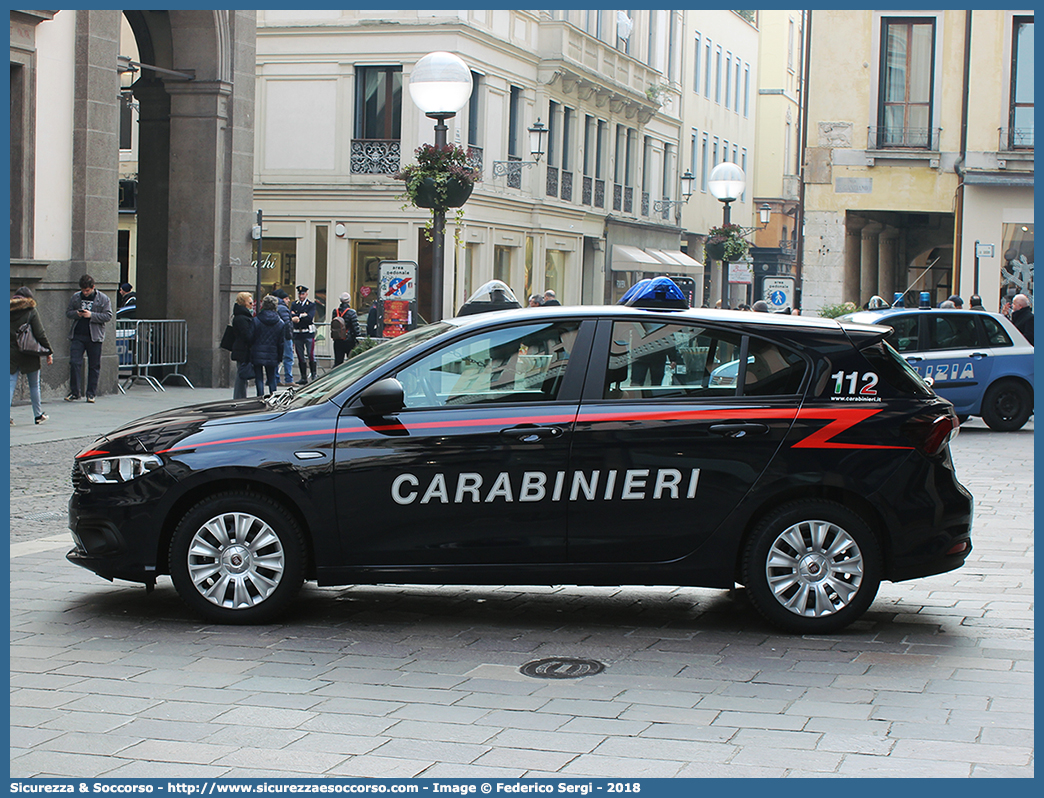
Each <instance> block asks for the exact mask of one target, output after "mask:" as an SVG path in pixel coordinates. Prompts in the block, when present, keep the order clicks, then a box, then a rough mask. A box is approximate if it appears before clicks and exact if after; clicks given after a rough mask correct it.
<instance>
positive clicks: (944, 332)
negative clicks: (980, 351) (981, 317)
mask: <svg viewBox="0 0 1044 798" xmlns="http://www.w3.org/2000/svg"><path fill="white" fill-rule="evenodd" d="M928 329H929V338H930V341H929V347H928V348H929V349H933V350H934V349H971V348H972V347H974V346H978V345H979V336H978V329H977V328H976V326H975V317H974V316H970V315H958V314H955V313H937V314H933V315H932V316H931V318H929V320H928Z"/></svg>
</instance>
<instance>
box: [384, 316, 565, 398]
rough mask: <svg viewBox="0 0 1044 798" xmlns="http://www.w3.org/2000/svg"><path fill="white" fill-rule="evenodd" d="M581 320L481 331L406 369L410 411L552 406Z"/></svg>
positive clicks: (402, 375) (402, 373) (402, 376)
mask: <svg viewBox="0 0 1044 798" xmlns="http://www.w3.org/2000/svg"><path fill="white" fill-rule="evenodd" d="M579 329H580V323H579V322H578V321H562V322H555V323H536V324H524V325H516V326H514V327H502V328H499V329H495V330H482V331H481V332H478V333H476V334H475V335H472V336H471V337H469V338H465V339H464V340H463V341H457V342H455V343H453V344H450V345H449V346H446V347H444V348H442V349H439V350H438V351H436V352H432V353H430V354H428V355H426V356H425V357H423V358H421V359H420V360H418V361H416V362H414V363H411V364H410V365H408V366H406V367H405V368H403V369H401V370H400V371H399V372H398V373H397V374H396V375H395V376H396V377H397V378H398V380H399V382H401V383H402V386H403V390H404V393H405V399H406V409H408V410H417V409H421V408H437V407H457V406H464V405H482V404H504V403H516V402H549V401H554V400H555V399H556V398H557V397H558V392H559V389H560V388H561V385H562V379H563V377H564V375H565V370H566V366H567V365H568V364H569V355H570V353H571V352H572V349H573V345H574V343H575V342H576V337H577V333H578V331H579Z"/></svg>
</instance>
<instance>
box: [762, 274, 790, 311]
mask: <svg viewBox="0 0 1044 798" xmlns="http://www.w3.org/2000/svg"><path fill="white" fill-rule="evenodd" d="M761 291H762V297H763V299H764V300H765V301H766V302H768V304H769V307H770V308H771V309H772V310H786V309H787V308H793V306H794V278H793V277H766V278H765V279H764V280H762V282H761Z"/></svg>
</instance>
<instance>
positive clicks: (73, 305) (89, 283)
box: [65, 274, 112, 403]
mask: <svg viewBox="0 0 1044 798" xmlns="http://www.w3.org/2000/svg"><path fill="white" fill-rule="evenodd" d="M65 315H66V317H67V318H70V319H72V327H71V328H70V329H69V395H68V396H66V397H65V401H66V402H75V401H77V400H79V398H80V396H81V395H85V396H86V398H87V401H88V402H91V403H93V402H94V397H95V396H96V395H97V393H98V377H99V375H100V374H101V353H102V342H103V341H104V340H105V325H106V324H108V323H109V322H110V321H111V320H112V302H110V301H109V298H108V297H107V296H105V294H103V293H102V292H101V291H99V290H98V289H97V288H95V286H94V278H93V277H91V276H90V275H89V274H85V275H83V276H82V277H81V278H80V290H79V291H78V292H76V293H75V294H73V295H72V298H71V299H70V300H69V307H68V308H66V311H65ZM84 355H86V356H87V390H86V391H85V392H84V391H82V390H81V388H82V387H83V357H84Z"/></svg>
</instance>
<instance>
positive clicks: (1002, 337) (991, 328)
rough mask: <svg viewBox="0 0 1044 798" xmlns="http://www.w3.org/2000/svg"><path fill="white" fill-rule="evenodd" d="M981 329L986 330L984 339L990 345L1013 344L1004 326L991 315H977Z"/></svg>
mask: <svg viewBox="0 0 1044 798" xmlns="http://www.w3.org/2000/svg"><path fill="white" fill-rule="evenodd" d="M979 319H980V320H981V321H982V326H983V329H985V330H986V341H987V342H988V343H989V345H990V346H1014V344H1013V343H1012V342H1011V336H1009V335H1008V334H1007V333H1006V332H1005V331H1004V328H1003V327H1001V326H1000V324H999V323H998V322H997V320H996V319H995V318H993V317H991V316H979Z"/></svg>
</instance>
